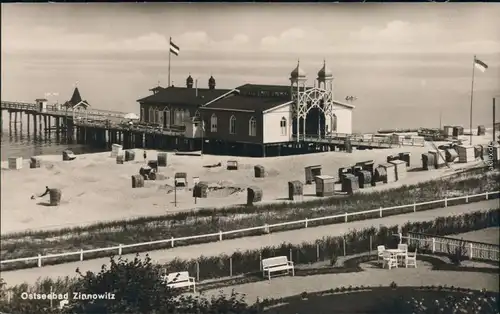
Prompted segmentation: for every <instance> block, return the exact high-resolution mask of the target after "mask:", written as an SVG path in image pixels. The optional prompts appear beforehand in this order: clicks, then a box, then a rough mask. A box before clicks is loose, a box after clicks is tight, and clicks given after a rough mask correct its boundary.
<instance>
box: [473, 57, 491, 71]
mask: <svg viewBox="0 0 500 314" xmlns="http://www.w3.org/2000/svg"><path fill="white" fill-rule="evenodd" d="M474 66H475V67H476V69H478V70H479V71H481V72H484V71H486V69H487V68H488V65H487V64H486V63H484V62H483V61H481V60H479V59H477V58H476V59H474Z"/></svg>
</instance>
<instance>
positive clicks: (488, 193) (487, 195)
mask: <svg viewBox="0 0 500 314" xmlns="http://www.w3.org/2000/svg"><path fill="white" fill-rule="evenodd" d="M489 196H490V192H486V200H488V198H489Z"/></svg>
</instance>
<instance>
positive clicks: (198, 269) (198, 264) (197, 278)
mask: <svg viewBox="0 0 500 314" xmlns="http://www.w3.org/2000/svg"><path fill="white" fill-rule="evenodd" d="M196 281H198V282H200V263H199V262H198V261H196Z"/></svg>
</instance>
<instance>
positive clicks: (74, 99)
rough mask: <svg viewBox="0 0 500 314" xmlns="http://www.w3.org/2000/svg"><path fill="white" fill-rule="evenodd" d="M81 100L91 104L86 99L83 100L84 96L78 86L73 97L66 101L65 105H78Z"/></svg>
mask: <svg viewBox="0 0 500 314" xmlns="http://www.w3.org/2000/svg"><path fill="white" fill-rule="evenodd" d="M81 102H84V103H85V104H86V105H87V106H90V105H89V103H88V102H87V101H86V100H82V96H81V95H80V91H79V90H78V87H75V90H74V91H73V95H72V96H71V99H70V100H68V101H67V102H65V103H64V105H63V106H66V107H73V106H76V105H78V104H79V103H81Z"/></svg>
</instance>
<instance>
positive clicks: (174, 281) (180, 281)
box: [163, 271, 196, 292]
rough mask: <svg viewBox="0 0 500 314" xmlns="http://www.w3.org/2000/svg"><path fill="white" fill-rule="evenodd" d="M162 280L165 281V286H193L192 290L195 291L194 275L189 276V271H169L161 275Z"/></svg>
mask: <svg viewBox="0 0 500 314" xmlns="http://www.w3.org/2000/svg"><path fill="white" fill-rule="evenodd" d="M163 280H165V281H166V282H167V286H168V287H170V288H185V287H188V288H189V287H191V286H193V292H196V282H195V280H194V277H189V273H188V272H187V271H181V272H178V273H170V274H168V275H166V276H163Z"/></svg>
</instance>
